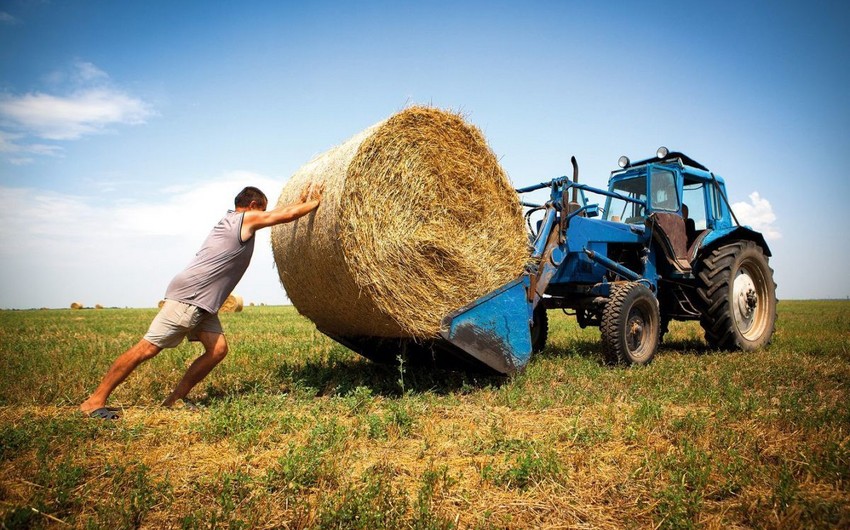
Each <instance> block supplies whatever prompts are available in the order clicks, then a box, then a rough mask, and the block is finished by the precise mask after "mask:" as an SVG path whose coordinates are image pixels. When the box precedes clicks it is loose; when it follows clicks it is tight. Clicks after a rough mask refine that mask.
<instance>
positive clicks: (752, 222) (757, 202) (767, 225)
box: [732, 191, 782, 240]
mask: <svg viewBox="0 0 850 530" xmlns="http://www.w3.org/2000/svg"><path fill="white" fill-rule="evenodd" d="M749 197H750V202H736V203H735V204H733V205H732V211H733V212H735V215H736V216H737V217H738V220H739V221H740V222H741V224H745V225H748V226H751V227H752V228H753V229H755V230H757V231H759V232H761V233H762V234H763V235H764V237H765V239H768V240H774V239H779V238H781V237H782V233H781V232H780V231H779V228H778V227H776V226H775V225H774V223H775V222H776V214H775V213H773V207H772V206H771V205H770V202H768V200H767V199H764V198H762V197H761V195H759V192H757V191H754V192H752V193H750V195H749Z"/></svg>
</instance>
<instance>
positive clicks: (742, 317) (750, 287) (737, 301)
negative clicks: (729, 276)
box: [732, 271, 758, 330]
mask: <svg viewBox="0 0 850 530" xmlns="http://www.w3.org/2000/svg"><path fill="white" fill-rule="evenodd" d="M732 289H733V292H732V297H733V299H732V303H733V305H734V308H735V320H736V321H737V322H738V324H739V326H740V327H741V329H744V330H746V329H749V328H750V326H751V325H752V323H753V317H754V316H755V313H756V307H758V293H757V292H756V286H755V283H753V279H752V278H750V275H749V274H747V273H746V272H745V271H740V272H739V273H738V276H736V277H735V282H734V283H733V286H732Z"/></svg>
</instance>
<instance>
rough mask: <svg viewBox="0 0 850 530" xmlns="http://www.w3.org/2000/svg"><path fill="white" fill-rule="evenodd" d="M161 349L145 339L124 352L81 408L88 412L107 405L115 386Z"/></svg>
mask: <svg viewBox="0 0 850 530" xmlns="http://www.w3.org/2000/svg"><path fill="white" fill-rule="evenodd" d="M161 351H162V348H160V347H159V346H156V345H155V344H151V343H150V342H148V341H147V340H145V339H142V340H140V341H139V342H137V343H136V344H135V345H134V346H133V347H131V348H130V349H129V350H127V351H125V352H124V353H122V354H121V355H120V356H118V358H117V359H115V361H113V362H112V366H110V367H109V370H107V371H106V375H104V376H103V380H102V381H101V382H100V385H99V386H98V387H97V389H96V390H95V391H94V393H93V394H92V395H91V396H89V398H88V399H87V400H85V401H83V402H82V403H81V404H80V410H81V411H83V412H85V413H86V414H88V413H89V412H92V411H93V410H97V409H99V408H101V407H104V406H106V400H107V399H109V395H110V394H112V391H113V390H115V388H116V387H117V386H118V385H120V384H121V383H122V382H123V381H124V380H125V379H127V376H128V375H130V374H131V373H132V372H133V370H135V369H136V367H137V366H139V365H140V364H142V363H143V362H145V361H147V360H148V359H150V358H151V357H154V356H155V355H156V354H158V353H159V352H161Z"/></svg>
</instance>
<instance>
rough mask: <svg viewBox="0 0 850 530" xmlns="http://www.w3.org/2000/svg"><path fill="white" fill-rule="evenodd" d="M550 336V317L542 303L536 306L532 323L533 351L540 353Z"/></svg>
mask: <svg viewBox="0 0 850 530" xmlns="http://www.w3.org/2000/svg"><path fill="white" fill-rule="evenodd" d="M548 336H549V317H548V316H547V314H546V308H545V307H543V304H542V303H539V304H537V307H535V308H534V316H533V318H532V324H531V351H532V352H533V353H540V352H542V351H543V348H545V347H546V339H547V338H548Z"/></svg>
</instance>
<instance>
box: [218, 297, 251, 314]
mask: <svg viewBox="0 0 850 530" xmlns="http://www.w3.org/2000/svg"><path fill="white" fill-rule="evenodd" d="M244 307H245V302H244V300H243V299H242V297H241V296H239V295H238V294H229V295H227V298H226V299H225V300H224V303H223V304H221V307H220V308H219V310H218V311H219V312H220V313H240V312H241V311H242V309H243V308H244Z"/></svg>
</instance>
